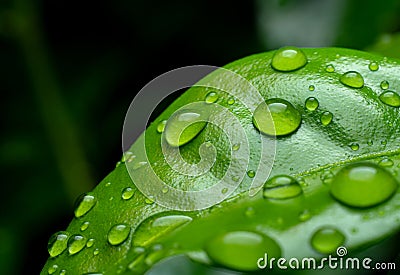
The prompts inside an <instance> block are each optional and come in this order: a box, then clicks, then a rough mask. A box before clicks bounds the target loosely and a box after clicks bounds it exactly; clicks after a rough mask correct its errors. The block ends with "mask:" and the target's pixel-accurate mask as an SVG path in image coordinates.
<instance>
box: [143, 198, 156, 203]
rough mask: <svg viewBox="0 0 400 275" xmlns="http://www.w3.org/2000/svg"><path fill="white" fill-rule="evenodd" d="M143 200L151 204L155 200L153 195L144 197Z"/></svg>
mask: <svg viewBox="0 0 400 275" xmlns="http://www.w3.org/2000/svg"><path fill="white" fill-rule="evenodd" d="M144 202H145V203H146V204H153V203H154V202H155V200H154V197H153V196H148V197H146V199H145V200H144Z"/></svg>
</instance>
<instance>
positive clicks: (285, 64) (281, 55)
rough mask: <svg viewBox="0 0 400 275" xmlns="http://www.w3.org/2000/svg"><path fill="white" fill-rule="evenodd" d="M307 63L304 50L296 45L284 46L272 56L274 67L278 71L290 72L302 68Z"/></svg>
mask: <svg viewBox="0 0 400 275" xmlns="http://www.w3.org/2000/svg"><path fill="white" fill-rule="evenodd" d="M306 64H307V57H306V55H305V54H304V52H303V51H302V50H300V49H298V48H296V47H283V48H280V49H279V50H277V51H276V52H275V54H274V56H273V57H272V62H271V65H272V68H274V69H275V70H277V71H282V72H289V71H294V70H297V69H300V68H301V67H303V66H305V65H306Z"/></svg>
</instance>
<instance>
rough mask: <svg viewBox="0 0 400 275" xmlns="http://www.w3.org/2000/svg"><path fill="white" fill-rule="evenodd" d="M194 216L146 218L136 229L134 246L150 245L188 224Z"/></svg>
mask: <svg viewBox="0 0 400 275" xmlns="http://www.w3.org/2000/svg"><path fill="white" fill-rule="evenodd" d="M191 221H192V218H191V217H189V216H184V215H168V214H167V215H165V214H164V215H163V216H160V217H157V218H154V217H150V218H148V219H146V220H144V221H143V222H142V223H141V224H140V225H139V227H138V228H137V229H136V231H135V235H134V238H133V243H134V246H140V247H143V246H148V245H149V244H151V243H154V242H155V241H156V240H157V238H159V237H161V236H163V235H165V234H167V233H169V232H172V231H174V230H176V229H177V228H179V227H181V226H183V225H185V224H188V223H189V222H191Z"/></svg>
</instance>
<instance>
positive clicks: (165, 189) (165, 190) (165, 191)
mask: <svg viewBox="0 0 400 275" xmlns="http://www.w3.org/2000/svg"><path fill="white" fill-rule="evenodd" d="M168 191H169V189H168V187H164V188H163V189H162V190H161V192H163V194H166V193H168Z"/></svg>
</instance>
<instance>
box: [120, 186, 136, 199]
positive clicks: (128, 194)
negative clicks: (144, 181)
mask: <svg viewBox="0 0 400 275" xmlns="http://www.w3.org/2000/svg"><path fill="white" fill-rule="evenodd" d="M134 194H135V190H133V189H132V188H130V187H126V188H125V189H124V190H122V195H121V197H122V199H123V200H129V199H131V198H132V197H133V195H134Z"/></svg>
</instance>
